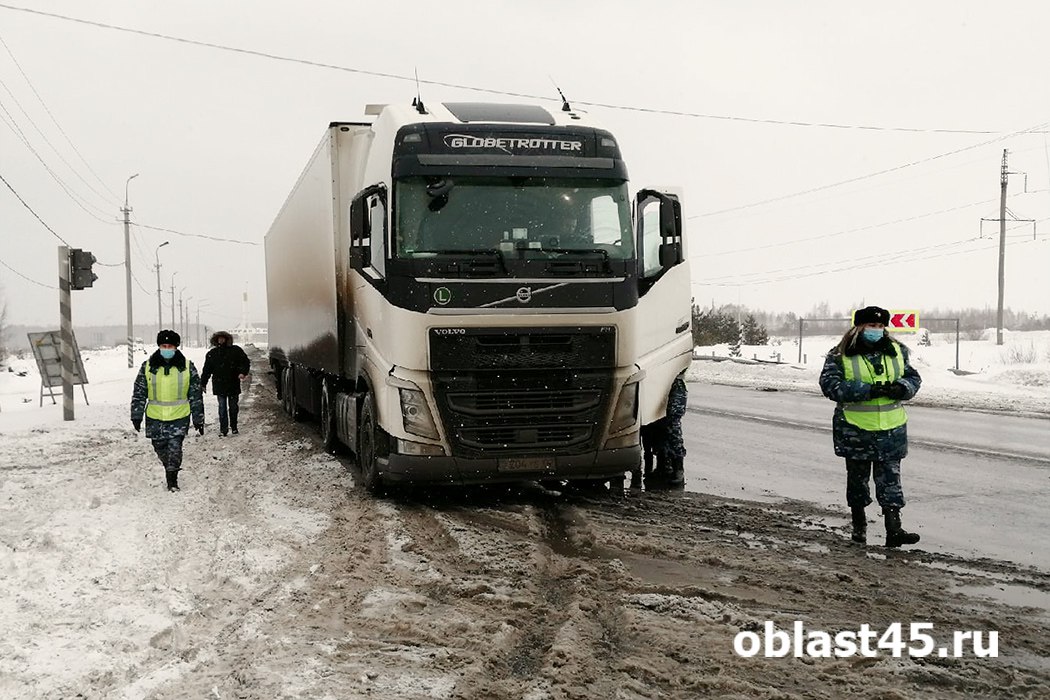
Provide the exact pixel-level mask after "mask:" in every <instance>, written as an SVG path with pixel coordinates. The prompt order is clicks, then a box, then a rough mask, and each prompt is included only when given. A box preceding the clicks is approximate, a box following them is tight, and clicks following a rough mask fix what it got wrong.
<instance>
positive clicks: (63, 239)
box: [0, 175, 72, 247]
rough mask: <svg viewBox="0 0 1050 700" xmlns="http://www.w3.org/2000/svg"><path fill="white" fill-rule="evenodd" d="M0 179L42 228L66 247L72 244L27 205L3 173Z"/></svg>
mask: <svg viewBox="0 0 1050 700" xmlns="http://www.w3.org/2000/svg"><path fill="white" fill-rule="evenodd" d="M0 180H3V183H4V184H5V185H7V189H9V190H11V192H12V193H13V194H14V195H15V196H16V197H18V201H19V202H21V203H22V206H23V207H25V208H26V209H28V210H29V213H30V214H32V215H33V216H35V217H36V220H37V221H39V222H40V223H41V224H42V225H43V226H44V228H46V229H47V230H48V231H50V232H51V233H52V235H54V237H55V238H57V239H58V240H60V241H62V242H63V243H64V244H65V245H66V246H68V247H72V246H70V245H69V243H68V242H67V241H66V239H65V238H62V236H60V235H58V233H56V232H55V229H53V228H51V227H50V226H48V225H47V222H45V221H44V220H43V219H41V218H40V215H39V214H37V213H36V212H35V211H33V207H31V206H29V205H28V204H27V203H26V200H24V199H22V195H20V194H18V192H16V191H15V188H14V187H12V186H11V183H10V182H8V181H7V180H6V179H5V178H4V176H3V175H0Z"/></svg>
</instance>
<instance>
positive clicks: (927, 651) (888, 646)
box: [733, 620, 999, 658]
mask: <svg viewBox="0 0 1050 700" xmlns="http://www.w3.org/2000/svg"><path fill="white" fill-rule="evenodd" d="M903 629H904V625H903V624H902V623H900V622H893V623H890V625H889V626H887V627H886V629H885V630H884V631H883V632H881V633H879V632H878V631H877V630H874V629H872V628H871V626H870V625H868V624H867V623H864V624H862V625H861V626H860V629H859V630H841V631H839V632H835V633H831V632H824V631H822V630H807V629H806V628H805V626H804V625H803V624H802V621H801V620H795V622H794V624H793V625H792V628H791V631H787V630H781V629H777V628H776V625H775V624H774V623H773V622H771V621H769V620H767V621H766V622H765V624H764V627H763V630H762V632H761V633H759V632H754V631H750V630H745V631H743V632H738V633H737V635H736V636H735V637H734V638H733V651H734V652H736V654H737V656H744V657H752V656H758V655H759V654H761V655H762V656H765V657H774V658H775V657H784V656H791V655H794V656H796V657H803V656H809V657H811V658H830V657H833V656H837V657H849V656H855V655H856V654H858V653H859V654H860V655H861V656H879V655H880V654H890V655H892V656H894V657H896V658H900V657H902V656H905V655H907V656H912V657H916V658H921V657H924V656H930V655H935V656H938V657H940V658H959V657H962V656H966V655H967V654H968V653H972V654H973V656H975V657H978V658H986V657H991V658H996V657H998V656H999V633H998V632H995V631H990V632H974V631H961V630H956V631H953V632H952V633H951V639H950V642H951V643H950V644H943V645H940V646H938V644H937V641H936V640H935V639H934V638H933V635H932V634H931V632H932V631H933V623H932V622H912V623H909V624H908V625H907V631H908V637H907V638H905V636H904V632H903Z"/></svg>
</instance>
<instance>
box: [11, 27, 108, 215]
mask: <svg viewBox="0 0 1050 700" xmlns="http://www.w3.org/2000/svg"><path fill="white" fill-rule="evenodd" d="M0 45H3V47H4V48H5V49H7V53H8V55H9V56H10V57H11V60H12V61H14V64H15V66H16V67H17V68H18V70H19V72H21V73H22V77H23V78H24V79H25V81H26V82H27V83H28V84H29V88H30V89H31V90H32V91H33V94H34V95H36V98H37V100H39V101H40V104H42V105H44V110H45V111H46V112H47V114H48V116H50V117H51V120H52V121H55V117H54V115H52V114H51V110H49V109H48V108H47V105H46V104H44V101H43V100H42V99H41V98H40V94H39V93H37V91H36V89H35V88H34V87H33V83H31V82H30V81H29V78H28V77H27V76H26V74H25V71H23V70H22V66H21V65H19V63H18V61H17V60H16V59H15V56H14V54H12V53H11V49H10V48H8V46H7V44H6V43H5V42H4V39H3V37H2V36H0ZM0 86H3V88H4V90H5V91H7V94H8V95H10V96H11V99H12V100H14V103H15V105H16V106H17V107H18V109H20V110H21V111H22V115H23V116H24V117H25V118H26V120H27V121H28V122H29V123H30V125H32V127H33V128H34V129H36V132H37V133H38V134H40V138H42V139H43V140H44V143H46V144H47V145H48V146H50V147H51V150H52V151H54V152H55V155H57V156H58V158H59V160H61V161H62V162H63V163H64V164H65V166H66V167H67V168H69V170H70V172H72V173H73V174H74V175H76V177H77V179H79V180H80V181H81V182H82V183H84V185H86V186H87V188H88V189H89V190H91V191H92V192H93V193H95V194H96V195H97V196H99V197H101V198H102V199H103V200H105V199H106V195H104V194H102V193H101V192H99V191H98V190H97V189H95V187H94V186H93V185H92V184H91V183H90V182H88V181H87V180H85V179H84V178H83V176H81V174H80V173H79V172H78V171H77V170H76V168H74V167H73V166H72V164H71V163H70V162H69V161H67V160H66V158H65V156H63V155H62V154H61V153H60V152H59V150H58V149H57V148H56V147H55V144H53V143H51V140H50V139H49V138H48V137H47V135H46V134H45V133H44V132H43V131H41V130H40V127H39V126H37V124H36V122H35V121H33V118H32V117H31V116H29V112H27V111H26V108H25V107H23V106H22V103H21V102H19V101H18V98H17V97H15V93H14V92H13V91H12V90H11V88H9V87H8V86H7V84H6V83H5V82H4V81H3V80H0ZM55 124H56V126H57V125H58V122H57V121H55ZM59 131H60V132H61V133H62V135H63V136H65V135H66V134H65V132H64V131H62V127H59ZM66 140H67V141H68V140H69V137H68V136H66ZM70 145H72V143H70ZM73 150H74V151H76V146H74V147H73ZM77 155H80V152H79V151H77ZM81 160H83V156H81ZM90 168H91V166H88V169H89V170H90ZM92 172H94V171H92ZM96 177H97V175H96Z"/></svg>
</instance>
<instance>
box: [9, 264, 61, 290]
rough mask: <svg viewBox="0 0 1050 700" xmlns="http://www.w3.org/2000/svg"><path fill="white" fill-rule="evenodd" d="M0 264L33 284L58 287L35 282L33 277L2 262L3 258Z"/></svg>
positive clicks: (50, 287)
mask: <svg viewBox="0 0 1050 700" xmlns="http://www.w3.org/2000/svg"><path fill="white" fill-rule="evenodd" d="M0 265H3V266H4V267H6V268H7V269H8V270H10V271H11V272H13V273H15V274H16V275H18V276H19V277H21V278H22V279H24V280H26V281H28V282H32V283H33V284H35V285H38V286H40V287H46V288H47V289H58V287H52V286H51V285H50V284H44V283H43V282H37V281H36V280H35V279H33V278H31V277H26V276H25V275H23V274H22V273H21V272H19V271H18V270H16V269H15V268H13V267H11V266H10V265H8V264H7V263H5V262H4V261H3V260H0Z"/></svg>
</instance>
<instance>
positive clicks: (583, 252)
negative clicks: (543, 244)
mask: <svg viewBox="0 0 1050 700" xmlns="http://www.w3.org/2000/svg"><path fill="white" fill-rule="evenodd" d="M542 252H544V253H557V254H558V255H559V257H558V258H555V259H554V260H551V262H554V263H556V262H558V261H559V260H563V261H564V262H570V261H569V260H565V257H569V256H580V257H584V256H590V255H595V254H597V255H599V256H601V258H602V269H603V271H604V272H612V268H611V267H610V265H609V251H607V250H605V249H604V248H543V249H542ZM571 262H582V261H581V260H579V259H577V260H572V261H571Z"/></svg>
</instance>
